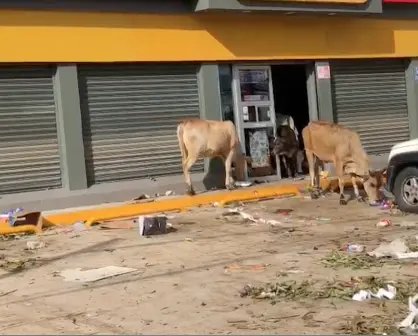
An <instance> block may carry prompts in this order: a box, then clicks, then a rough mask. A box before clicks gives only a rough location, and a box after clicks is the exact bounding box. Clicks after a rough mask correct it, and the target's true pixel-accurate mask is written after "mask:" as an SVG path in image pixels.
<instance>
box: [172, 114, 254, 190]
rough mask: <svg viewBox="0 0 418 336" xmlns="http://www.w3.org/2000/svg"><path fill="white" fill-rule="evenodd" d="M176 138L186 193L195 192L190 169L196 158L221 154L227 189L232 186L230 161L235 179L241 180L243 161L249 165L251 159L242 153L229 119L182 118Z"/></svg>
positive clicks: (219, 155) (242, 178) (243, 167)
mask: <svg viewBox="0 0 418 336" xmlns="http://www.w3.org/2000/svg"><path fill="white" fill-rule="evenodd" d="M177 138H178V141H179V147H180V151H181V156H182V164H183V173H184V178H185V180H186V184H187V190H186V193H187V194H189V195H194V194H195V191H194V189H193V186H192V181H191V179H190V173H189V170H190V168H191V167H192V166H193V164H194V163H195V162H196V161H197V159H199V158H214V157H220V158H222V159H223V160H224V162H225V186H226V188H227V189H233V188H234V181H233V179H232V177H231V167H232V163H235V175H236V178H237V179H238V180H244V178H245V177H244V171H245V170H244V169H245V164H246V163H247V164H249V163H250V159H248V158H246V157H245V156H244V155H243V154H242V151H241V146H240V143H239V140H238V136H237V132H236V130H235V126H234V124H233V123H232V122H231V121H229V120H228V121H212V120H199V119H191V120H184V121H182V122H181V123H180V124H179V125H178V126H177Z"/></svg>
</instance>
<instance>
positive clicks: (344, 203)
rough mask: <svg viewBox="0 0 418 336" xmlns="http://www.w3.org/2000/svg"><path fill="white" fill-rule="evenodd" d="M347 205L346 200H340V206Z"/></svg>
mask: <svg viewBox="0 0 418 336" xmlns="http://www.w3.org/2000/svg"><path fill="white" fill-rule="evenodd" d="M347 203H348V202H347V200H346V199H340V205H347Z"/></svg>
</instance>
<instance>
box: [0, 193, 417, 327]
mask: <svg viewBox="0 0 418 336" xmlns="http://www.w3.org/2000/svg"><path fill="white" fill-rule="evenodd" d="M280 209H282V210H283V209H292V210H293V211H292V212H291V213H290V214H289V215H285V214H280V213H278V212H280V211H281V210H280ZM244 211H245V212H247V213H251V214H258V215H259V216H262V217H264V218H267V219H275V220H278V221H280V222H281V223H282V224H281V225H277V226H275V227H271V226H269V225H267V224H259V225H253V224H252V223H249V222H244V221H242V220H241V219H240V218H239V217H233V216H232V217H230V216H227V217H225V216H222V213H224V212H225V209H220V208H215V207H209V206H208V207H201V208H195V209H191V210H190V211H187V212H184V213H176V214H174V218H172V219H170V220H169V221H170V222H171V223H172V224H173V227H174V228H175V229H177V231H176V232H171V233H169V234H167V235H163V236H153V237H151V238H144V237H140V236H139V235H138V233H137V230H136V229H135V228H132V229H126V228H125V229H112V230H102V229H100V228H98V227H96V228H93V229H91V230H90V231H88V232H78V233H74V232H70V233H66V232H63V231H62V230H57V232H55V233H57V234H51V235H48V236H43V237H42V238H41V239H42V241H44V242H45V243H46V247H44V248H41V249H38V250H34V251H27V250H25V247H26V242H27V240H30V239H33V238H31V237H21V238H19V239H13V240H7V241H2V242H1V243H0V248H1V250H2V251H0V253H2V254H3V257H2V258H3V263H2V264H1V265H2V266H3V268H2V269H1V270H0V271H1V273H0V283H1V291H0V295H1V296H0V304H1V306H0V307H1V308H0V321H1V323H0V330H1V332H2V333H3V334H24V333H31V334H53V333H55V334H56V333H58V334H135V333H143V334H255V333H261V334H300V333H306V334H331V333H350V332H352V333H383V332H390V331H391V329H389V328H390V326H391V325H392V324H393V323H395V322H399V321H400V320H402V319H403V318H404V317H405V316H406V311H407V304H406V303H405V299H406V295H407V294H409V293H407V290H406V289H405V290H404V292H403V296H404V297H400V298H398V299H395V300H391V301H388V300H386V301H383V300H371V301H367V302H356V301H352V300H350V295H351V294H350V290H352V287H353V286H354V285H353V281H354V282H357V281H360V280H359V279H361V278H360V276H371V275H373V276H375V277H376V278H378V279H381V278H382V277H385V278H386V279H388V280H391V281H395V287H396V286H397V285H396V284H397V283H407V282H408V281H412V282H413V281H414V280H415V278H416V276H417V275H418V268H417V265H416V264H415V263H414V262H413V261H412V262H408V263H405V262H403V263H401V262H399V261H396V262H390V261H388V262H384V263H380V264H379V263H373V262H371V261H367V262H365V261H361V260H360V261H358V260H357V264H356V260H354V259H353V260H351V261H350V262H348V261H347V262H346V264H344V262H342V264H343V265H340V266H339V267H334V268H333V267H326V266H327V265H325V264H324V263H323V261H321V260H323V258H326V257H328V258H329V256H330V253H331V252H332V251H336V250H339V249H340V248H341V247H343V246H344V245H345V244H346V243H350V242H351V243H358V244H363V245H365V246H366V248H367V250H371V249H373V248H375V247H376V246H378V245H379V244H380V243H381V242H384V241H391V240H393V239H395V238H398V237H405V238H410V237H415V235H416V234H418V226H417V227H408V228H407V227H404V226H400V224H402V223H405V222H406V221H408V222H412V223H415V221H416V222H417V223H418V218H417V217H416V216H413V215H408V216H402V215H399V214H397V215H396V216H395V215H391V214H388V213H387V211H385V210H381V209H378V208H373V207H370V206H368V205H365V204H359V203H357V202H356V201H351V202H350V203H349V205H348V206H346V207H340V206H339V204H338V196H337V195H331V196H327V197H325V198H322V199H319V200H310V199H307V198H292V199H284V200H270V201H264V202H258V203H251V204H246V205H245V208H244ZM383 217H387V218H390V219H391V220H392V222H393V226H391V227H385V228H377V227H376V223H377V222H378V221H379V219H381V218H383ZM125 223H126V222H125ZM410 225H413V224H410ZM341 255H342V256H343V258H346V257H347V253H345V252H341ZM356 256H357V255H356ZM28 258H32V260H33V261H27V262H26V263H23V262H24V261H25V260H28ZM347 258H348V257H347ZM359 258H360V257H359ZM360 259H361V258H360ZM7 261H8V262H7ZM19 262H20V263H21V264H22V265H21V267H18V269H14V268H16V267H12V264H13V265H16V264H17V263H19ZM358 263H359V264H358ZM108 265H115V266H125V267H132V268H136V269H137V271H136V272H135V273H130V274H125V275H120V276H117V277H114V278H111V279H105V280H100V281H97V282H94V283H89V284H83V283H81V284H80V283H73V282H65V281H64V280H63V278H62V277H61V276H60V275H59V272H60V271H62V270H65V269H71V268H83V269H88V268H98V267H104V266H108ZM234 265H235V266H234ZM236 265H238V266H236ZM257 265H258V266H257ZM260 265H261V266H260ZM263 265H265V266H263ZM228 266H230V268H231V269H228V268H226V267H228ZM328 266H333V264H332V262H331V261H329V264H328ZM358 267H363V268H360V269H356V268H358ZM353 277H354V278H353ZM350 279H351V280H350ZM353 279H354V280H353ZM305 280H306V281H307V282H304V281H305ZM291 281H295V284H292V282H291ZM267 282H271V283H283V282H287V286H288V287H287V292H285V293H284V294H283V295H279V297H277V298H275V299H274V300H271V299H269V298H266V299H257V298H254V297H252V296H251V294H250V295H248V296H246V297H241V296H240V291H241V293H242V294H243V295H244V294H245V293H243V292H242V289H243V287H244V286H245V285H247V284H251V285H252V286H254V287H257V286H260V285H264V284H265V283H267ZM301 284H302V285H301ZM332 284H337V285H338V286H340V285H341V284H342V285H341V286H342V288H343V291H345V290H347V291H348V292H347V293H348V294H347V293H346V294H345V295H344V294H342V292H341V291H337V292H335V291H334V292H332V291H331V292H329V293H328V294H324V290H323V291H322V293H321V292H319V290H318V288H325V287H326V288H328V289H329V287H330V286H331V287H332ZM292 286H293V287H292ZM294 286H299V287H298V288H296V287H294ZM324 286H325V287H324ZM327 286H328V287H327ZM338 286H337V287H338ZM314 288H316V289H314ZM347 288H348V289H347ZM417 288H418V285H417ZM328 289H327V290H328ZM414 290H415V289H410V291H414ZM405 291H406V292H405ZM318 293H319V294H318ZM411 294H415V293H411ZM324 296H328V298H324ZM368 317H370V318H368ZM353 319H354V320H353ZM355 328H357V329H355Z"/></svg>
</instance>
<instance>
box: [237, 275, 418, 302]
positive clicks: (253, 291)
mask: <svg viewBox="0 0 418 336" xmlns="http://www.w3.org/2000/svg"><path fill="white" fill-rule="evenodd" d="M395 285H396V292H395V295H396V300H398V301H401V302H406V301H407V300H408V298H409V296H411V293H416V292H417V289H418V281H417V280H416V279H409V280H403V281H399V283H395V282H393V281H388V280H386V279H385V278H377V277H374V276H365V277H352V278H351V279H350V281H336V280H334V281H327V282H325V283H322V284H321V283H320V282H319V281H308V280H304V281H301V282H297V281H285V282H277V283H268V284H266V285H264V286H259V287H254V286H251V285H246V286H245V287H244V288H243V289H241V290H240V295H242V297H244V296H252V297H253V298H257V299H266V298H270V299H272V301H273V302H272V303H273V304H274V303H276V301H278V300H297V299H304V298H310V299H327V298H339V299H352V298H353V296H354V295H355V294H356V293H358V292H359V291H361V290H367V291H371V292H372V293H373V292H379V289H382V290H381V291H380V293H379V296H381V297H384V296H385V295H388V296H389V297H390V298H392V299H393V298H394V297H392V296H393V292H394V288H395ZM389 286H390V287H389ZM383 288H388V289H387V292H386V291H384V290H383ZM245 293H247V294H245ZM244 294H245V295H244ZM375 295H377V293H376V294H375Z"/></svg>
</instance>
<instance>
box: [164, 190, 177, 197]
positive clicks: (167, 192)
mask: <svg viewBox="0 0 418 336" xmlns="http://www.w3.org/2000/svg"><path fill="white" fill-rule="evenodd" d="M173 195H175V193H174V191H173V190H167V191H166V192H165V196H173Z"/></svg>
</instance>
